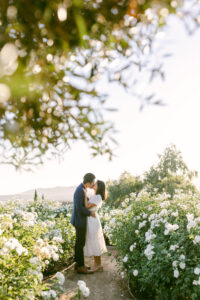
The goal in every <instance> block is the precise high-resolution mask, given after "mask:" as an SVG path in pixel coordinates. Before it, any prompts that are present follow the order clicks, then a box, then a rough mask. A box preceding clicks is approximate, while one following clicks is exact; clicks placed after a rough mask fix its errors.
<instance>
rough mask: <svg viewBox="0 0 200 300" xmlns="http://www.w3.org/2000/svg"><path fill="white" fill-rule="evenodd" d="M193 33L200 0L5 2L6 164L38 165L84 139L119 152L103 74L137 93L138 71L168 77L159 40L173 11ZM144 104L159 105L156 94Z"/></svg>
mask: <svg viewBox="0 0 200 300" xmlns="http://www.w3.org/2000/svg"><path fill="white" fill-rule="evenodd" d="M172 14H173V15H175V16H177V18H180V19H181V20H183V22H184V24H185V25H186V28H187V30H188V31H189V32H193V31H194V30H195V29H196V28H197V27H198V26H199V23H200V3H199V1H197V0H189V1H188V0H185V1H180V0H176V1H175V0H174V1H171V0H170V1H168V0H162V1H157V0H148V1H144V0H138V1H136V0H121V1H116V0H95V1H94V0H91V1H82V0H63V1H58V0H54V1H53V0H41V1H36V0H33V1H31V2H29V3H27V1H25V0H21V1H17V0H1V6H0V150H1V153H0V154H1V157H2V161H1V163H11V164H13V165H14V166H15V167H16V168H17V167H19V166H20V165H26V166H29V165H32V164H39V163H41V162H42V161H43V155H44V154H48V153H49V154H50V153H51V154H52V153H54V154H55V155H56V154H60V153H62V151H65V150H66V149H68V148H69V147H70V145H71V143H72V142H73V141H76V140H83V141H85V142H86V143H87V144H88V146H89V147H90V148H91V149H92V154H93V155H97V154H108V156H109V158H111V157H112V148H113V142H114V140H113V138H112V136H113V125H112V124H111V123H110V122H109V121H106V120H104V117H103V109H106V107H105V105H104V104H105V100H106V95H104V93H103V91H102V89H101V90H99V89H98V85H97V83H98V82H99V81H100V80H102V78H103V79H105V78H106V79H107V80H109V81H110V82H119V83H121V85H122V86H124V88H125V89H126V90H127V91H129V92H132V93H133V92H135V85H136V84H137V76H136V72H137V71H138V70H139V71H141V70H145V74H146V75H147V78H148V81H149V80H150V81H152V80H153V79H154V78H155V77H157V76H158V75H159V76H161V77H162V78H164V72H163V59H164V56H163V57H162V58H161V62H158V60H157V57H156V58H155V57H154V59H153V55H152V54H153V52H154V48H155V47H154V40H155V38H157V37H158V36H159V35H161V34H162V31H161V30H162V27H163V25H165V24H166V22H167V19H168V17H169V16H170V15H172ZM138 97H139V98H140V100H141V105H143V104H144V103H146V102H147V103H153V104H160V101H159V100H158V99H155V97H154V94H148V95H138Z"/></svg>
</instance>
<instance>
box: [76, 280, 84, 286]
mask: <svg viewBox="0 0 200 300" xmlns="http://www.w3.org/2000/svg"><path fill="white" fill-rule="evenodd" d="M77 285H78V287H79V288H80V287H81V286H84V287H86V283H85V281H83V280H78V282H77Z"/></svg>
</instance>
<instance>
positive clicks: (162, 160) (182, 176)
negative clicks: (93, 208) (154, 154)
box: [106, 145, 198, 208]
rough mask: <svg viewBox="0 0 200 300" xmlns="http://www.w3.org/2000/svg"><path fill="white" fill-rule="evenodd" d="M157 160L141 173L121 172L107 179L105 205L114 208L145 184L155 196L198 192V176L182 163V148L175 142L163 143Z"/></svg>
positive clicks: (144, 186) (170, 196) (171, 196)
mask: <svg viewBox="0 0 200 300" xmlns="http://www.w3.org/2000/svg"><path fill="white" fill-rule="evenodd" d="M158 157H159V161H158V163H157V164H155V165H153V166H151V168H150V169H149V171H147V172H145V173H144V174H143V176H141V177H139V176H132V175H131V174H130V173H128V172H124V173H123V174H122V175H121V176H120V178H119V180H113V181H109V182H108V183H107V184H108V195H109V197H108V199H107V200H106V204H108V206H110V207H113V208H117V207H119V206H120V205H121V203H122V202H124V199H125V198H126V197H127V198H129V196H130V194H131V193H135V194H136V195H138V194H139V192H140V191H141V190H142V189H143V188H145V189H146V191H147V192H148V193H149V194H150V195H152V196H154V195H157V194H160V193H166V194H168V195H169V198H170V199H172V198H173V196H174V195H175V194H176V193H177V191H179V192H181V193H184V192H185V193H188V192H191V193H192V194H194V193H195V192H197V188H196V186H195V185H194V183H193V179H194V178H195V177H197V175H198V174H197V172H196V171H191V170H189V168H188V167H187V165H186V164H185V162H184V160H183V157H182V155H181V152H180V151H178V150H177V148H176V146H175V145H170V146H168V147H166V149H165V150H164V152H163V154H161V155H158Z"/></svg>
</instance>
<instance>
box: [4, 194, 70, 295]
mask: <svg viewBox="0 0 200 300" xmlns="http://www.w3.org/2000/svg"><path fill="white" fill-rule="evenodd" d="M70 216H71V213H70V208H67V207H64V206H61V204H59V203H52V202H50V201H46V200H40V199H38V200H37V201H28V202H21V201H17V200H14V201H10V202H7V203H1V204H0V299H5V300H7V299H36V298H38V297H42V294H43V295H44V294H45V293H44V292H45V291H46V292H47V291H48V290H49V286H48V284H44V283H43V274H44V273H45V274H49V273H52V272H55V266H57V265H60V264H64V263H65V264H66V263H67V262H68V260H69V258H70V257H72V254H73V247H74V229H73V227H72V226H71V224H70ZM53 295H54V296H55V297H54V298H56V297H57V296H56V292H55V291H54V292H52V295H51V296H52V297H53Z"/></svg>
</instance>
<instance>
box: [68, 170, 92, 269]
mask: <svg viewBox="0 0 200 300" xmlns="http://www.w3.org/2000/svg"><path fill="white" fill-rule="evenodd" d="M94 184H95V176H94V174H92V173H87V174H85V176H84V177H83V183H81V184H80V185H79V186H78V187H77V188H76V191H75V193H74V203H73V210H72V217H71V221H70V222H71V224H72V225H73V226H74V227H75V229H76V243H75V262H76V265H75V268H76V270H77V272H78V273H83V274H91V273H93V272H92V271H90V270H89V268H88V267H86V266H85V264H84V253H83V248H84V246H85V238H86V224H87V217H89V216H91V217H94V218H95V217H96V215H95V212H94V211H92V212H91V211H89V210H88V209H87V208H85V206H84V197H85V194H84V189H86V188H92V187H93V186H94Z"/></svg>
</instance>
